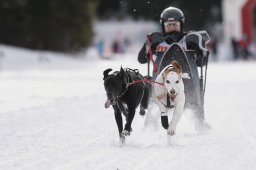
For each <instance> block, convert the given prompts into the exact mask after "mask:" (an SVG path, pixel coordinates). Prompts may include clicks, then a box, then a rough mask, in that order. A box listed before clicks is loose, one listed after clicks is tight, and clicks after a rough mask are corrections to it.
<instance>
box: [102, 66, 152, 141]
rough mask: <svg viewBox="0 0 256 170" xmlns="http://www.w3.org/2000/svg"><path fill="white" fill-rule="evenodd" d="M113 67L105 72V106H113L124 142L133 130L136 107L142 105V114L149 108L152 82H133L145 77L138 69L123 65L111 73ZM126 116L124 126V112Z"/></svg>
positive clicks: (121, 138)
mask: <svg viewBox="0 0 256 170" xmlns="http://www.w3.org/2000/svg"><path fill="white" fill-rule="evenodd" d="M111 70H112V69H107V70H105V71H104V72H103V75H104V78H103V80H104V87H105V91H106V94H107V98H108V99H107V101H106V103H105V107H106V108H108V107H109V105H112V106H113V109H114V114H115V119H116V123H117V127H118V131H119V137H120V140H121V142H124V139H125V136H128V135H130V132H131V131H132V127H131V124H132V121H133V118H134V115H135V110H136V108H137V107H138V106H139V105H140V114H141V115H144V114H145V109H147V108H148V100H149V95H150V89H151V87H150V84H148V83H145V82H143V81H142V82H140V83H135V84H131V83H132V82H135V81H141V80H143V79H144V77H143V76H142V75H141V74H139V72H138V70H132V69H126V70H124V69H123V68H122V67H121V68H120V71H116V72H114V73H113V74H110V75H109V72H110V71H111ZM121 113H123V115H124V116H125V118H126V124H125V127H124V128H123V121H122V114H121Z"/></svg>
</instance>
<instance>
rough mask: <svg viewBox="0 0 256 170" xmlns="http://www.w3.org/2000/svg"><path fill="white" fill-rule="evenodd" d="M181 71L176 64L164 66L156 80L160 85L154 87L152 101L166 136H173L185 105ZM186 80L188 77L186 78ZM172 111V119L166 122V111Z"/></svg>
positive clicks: (174, 62)
mask: <svg viewBox="0 0 256 170" xmlns="http://www.w3.org/2000/svg"><path fill="white" fill-rule="evenodd" d="M183 76H184V75H183V74H182V70H181V67H180V65H179V64H178V62H176V61H173V62H172V63H171V64H170V65H168V66H166V67H165V68H164V69H163V70H162V71H161V72H160V74H159V75H158V76H157V78H156V82H159V83H162V85H159V84H155V85H154V99H155V101H156V103H157V105H158V106H159V110H160V111H161V123H162V126H163V128H165V129H167V134H168V135H171V136H172V135H174V134H175V131H176V126H177V123H178V122H179V120H180V118H181V116H182V113H183V110H184V105H185V93H184V84H183V81H182V77H183ZM187 78H188V77H187ZM170 109H174V112H173V117H172V120H171V121H170V123H169V122H168V111H169V110H170Z"/></svg>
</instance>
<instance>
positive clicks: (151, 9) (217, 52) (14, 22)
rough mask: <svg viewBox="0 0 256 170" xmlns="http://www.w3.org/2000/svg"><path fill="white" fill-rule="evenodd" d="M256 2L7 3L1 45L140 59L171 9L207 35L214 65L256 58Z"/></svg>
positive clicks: (1, 13)
mask: <svg viewBox="0 0 256 170" xmlns="http://www.w3.org/2000/svg"><path fill="white" fill-rule="evenodd" d="M255 5H256V0H215V1H212V0H190V1H186V0H171V1H170V0H139V1H138V0H107V1H104V0H76V1H73V0H1V1H0V43H1V44H4V45H10V46H17V47H24V48H28V49H34V50H41V51H45V50H46V51H57V52H65V53H79V52H81V51H88V50H89V51H90V50H91V51H92V50H94V51H95V50H97V53H96V52H94V53H93V54H94V55H96V54H97V55H98V57H101V58H111V57H113V56H114V55H115V54H122V53H138V51H139V49H140V48H141V46H142V43H143V42H144V41H145V37H146V34H147V33H148V32H153V31H160V27H159V26H160V24H159V17H160V14H161V12H162V11H163V10H164V9H165V8H166V7H169V6H175V7H178V8H180V9H181V10H182V11H183V12H184V14H185V17H186V20H185V31H191V30H207V31H208V33H209V34H210V36H211V43H210V44H209V49H210V50H211V56H212V57H211V60H213V61H223V60H249V59H255V58H256V50H255V49H256V48H255V46H256V45H255V34H256V31H255V25H256V19H255V15H256V10H255V9H256V8H255Z"/></svg>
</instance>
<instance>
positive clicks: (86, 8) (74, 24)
mask: <svg viewBox="0 0 256 170" xmlns="http://www.w3.org/2000/svg"><path fill="white" fill-rule="evenodd" d="M97 4H98V0H76V1H73V0H1V2H0V25H1V27H0V42H1V43H5V44H11V45H17V46H22V47H28V48H32V49H41V50H54V51H78V50H80V49H82V48H85V47H87V46H88V45H89V44H90V42H91V39H92V36H93V33H92V18H93V17H94V15H95V10H96V7H97Z"/></svg>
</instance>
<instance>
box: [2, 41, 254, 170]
mask: <svg viewBox="0 0 256 170" xmlns="http://www.w3.org/2000/svg"><path fill="white" fill-rule="evenodd" d="M0 51H1V54H2V55H1V56H2V57H1V62H0V68H1V72H0V94H1V95H0V108H1V111H0V117H1V120H0V126H1V128H0V139H1V142H0V169H3V170H15V169H19V170H20V169H22V170H23V169H29V170H31V169H38V170H41V169H42V170H49V169H55V170H63V169H64V170H75V169H83V170H84V169H86V170H87V169H88V170H92V169H97V170H98V169H104V170H105V169H106V170H117V169H119V170H131V169H134V170H135V169H145V170H150V169H152V170H155V169H161V170H164V169H166V170H170V169H179V170H186V169H187V170H191V169H195V170H198V169H204V170H216V169H225V170H251V169H256V164H255V158H256V128H255V122H256V115H255V110H256V105H255V103H256V96H255V94H256V89H255V87H256V74H255V73H256V62H255V61H247V62H242V61H239V62H220V63H218V62H215V63H214V62H211V63H210V64H209V67H208V76H207V87H206V88H207V89H206V96H205V97H206V99H205V100H206V102H205V110H206V120H207V122H208V123H209V124H210V125H211V126H212V130H211V131H209V132H205V133H200V132H197V131H195V129H194V124H193V121H192V114H191V111H186V113H185V114H184V116H183V117H182V120H181V122H180V123H179V124H178V127H177V133H176V134H175V136H173V137H172V138H171V140H170V141H168V140H167V135H166V131H165V130H164V129H162V128H161V127H160V125H159V127H158V128H156V129H151V128H144V121H145V117H141V116H140V115H139V114H138V112H137V113H136V116H135V118H134V121H133V132H132V133H131V136H130V137H128V138H127V141H126V143H125V144H124V145H121V144H120V143H119V139H118V132H117V127H116V123H115V119H114V115H113V110H112V109H111V108H109V109H105V108H104V102H105V99H106V97H105V91H104V87H103V80H102V78H103V74H102V72H103V71H104V70H105V69H107V68H113V69H114V70H119V68H120V66H121V65H122V66H123V67H131V68H138V69H139V70H140V72H141V73H143V74H146V71H147V67H146V65H141V64H138V62H137V56H136V54H135V53H133V54H124V55H116V56H114V58H113V59H112V60H106V59H105V60H104V59H99V57H98V56H97V55H96V54H97V53H96V52H95V51H94V50H93V49H91V50H89V51H87V52H86V53H82V54H79V55H80V56H76V57H73V58H71V55H72V54H70V55H64V54H60V53H51V52H42V51H31V50H25V49H20V48H14V47H8V46H3V45H1V46H0ZM155 114H156V115H157V114H158V110H157V108H155ZM158 123H160V122H158Z"/></svg>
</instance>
